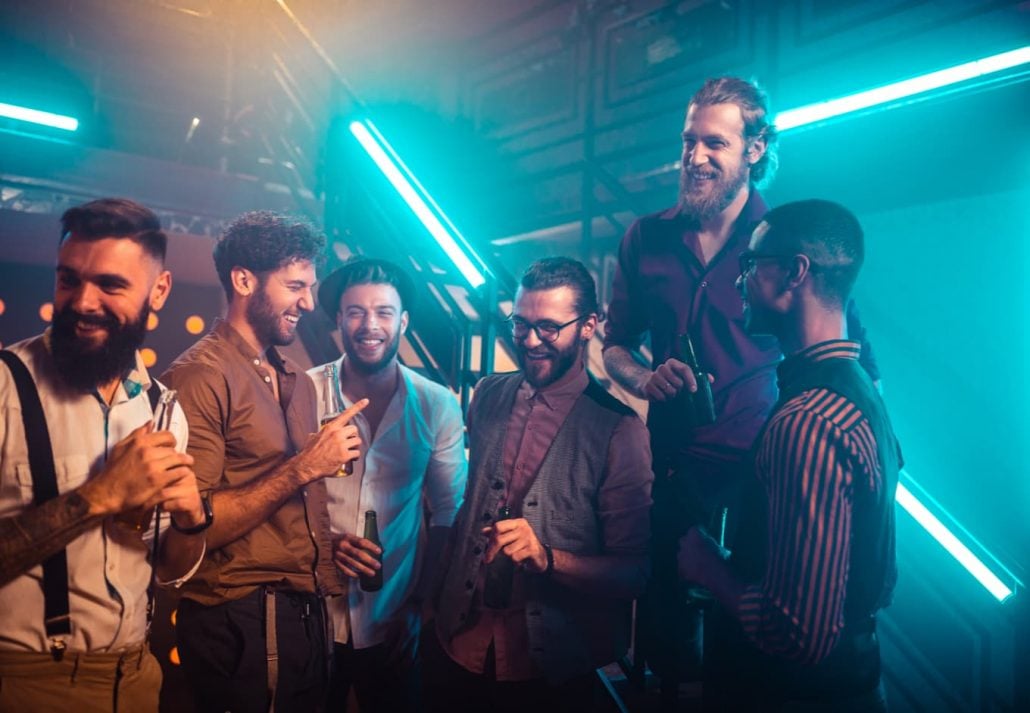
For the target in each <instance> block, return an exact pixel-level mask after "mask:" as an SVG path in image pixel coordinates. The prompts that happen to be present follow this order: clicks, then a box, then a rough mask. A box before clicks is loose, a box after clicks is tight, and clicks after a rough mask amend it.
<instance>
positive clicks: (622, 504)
mask: <svg viewBox="0 0 1030 713" xmlns="http://www.w3.org/2000/svg"><path fill="white" fill-rule="evenodd" d="M588 383H589V376H588V374H587V371H586V369H585V368H584V366H583V364H582V362H580V363H578V364H576V365H575V366H573V367H572V368H571V369H569V371H568V373H566V374H564V375H563V376H562V377H561V378H560V379H558V381H556V382H554V383H553V384H550V385H549V386H546V387H544V388H542V389H535V388H533V387H532V386H531V385H530V384H529V383H528V382H526V381H523V382H522V384H521V385H520V386H519V391H518V393H517V394H516V396H515V404H514V405H513V407H512V413H511V416H510V417H509V419H508V426H507V432H506V433H505V438H504V451H503V455H502V457H503V460H502V463H503V468H504V476H505V488H504V489H503V490H499V491H498V501H497V504H496V506H495V507H494V508H493V510H494V511H495V512H496V511H497V510H498V509H500V507H501V505H503V504H507V505H509V506H510V507H511V508H512V512H513V517H521V516H522V512H521V511H522V499H523V498H524V497H525V495H526V493H527V492H528V491H529V488H530V486H531V485H532V484H533V481H534V479H535V478H536V476H537V473H538V472H539V471H540V466H541V464H542V463H543V462H544V457H545V456H546V455H547V451H548V449H549V448H550V447H551V444H552V443H553V442H554V439H555V436H557V435H558V430H559V429H560V428H561V426H562V424H563V423H564V422H565V419H566V418H567V417H568V415H569V412H570V411H572V407H573V406H574V405H575V403H576V400H577V399H578V398H579V397H580V396H581V395H582V394H583V391H584V390H585V389H586V388H587V384H588ZM475 413H476V402H475V400H473V402H472V405H471V406H470V407H469V417H468V428H469V433H472V432H473V431H474V430H475V428H476V424H475ZM650 464H651V451H650V447H649V445H648V436H647V430H646V429H645V428H644V424H643V423H641V422H640V419H639V418H637V416H636V415H629V416H625V417H623V419H622V420H621V421H620V422H619V424H618V425H617V426H616V427H615V430H614V431H613V432H612V438H611V444H610V446H609V449H608V461H607V464H606V466H605V472H606V476H605V479H604V484H603V485H602V486H601V489H600V491H599V492H598V496H597V507H598V513H597V514H598V518H599V519H600V520H601V522H603V523H604V528H603V531H604V549H605V551H606V552H627V551H628V552H632V551H639V550H640V549H641V548H642V547H645V546H646V543H647V541H648V538H649V521H648V518H647V517H646V515H645V516H643V517H642V516H641V515H640V513H641V509H644V510H645V511H646V510H647V509H649V508H650V506H651V500H650V498H649V497H648V498H646V499H642V498H641V497H640V493H641V492H642V491H641V488H640V487H639V484H640V483H641V482H642V481H643V482H650V481H651V479H652V475H651V469H650ZM483 571H485V568H483ZM483 571H481V572H480V577H479V586H478V587H477V594H476V599H475V602H474V604H473V607H472V612H471V613H470V616H469V625H468V627H467V628H464V629H462V630H461V631H459V632H458V633H457V634H456V635H455V636H454V638H453V639H451V640H450V642H447V643H444V648H445V650H446V651H447V653H448V654H449V655H450V657H451V658H452V659H454V660H455V661H456V662H457V663H459V664H461V666H463V667H464V668H466V669H467V670H469V671H472V672H474V673H483V671H484V669H485V666H486V655H487V650H488V648H489V646H490V643H491V642H493V644H494V657H495V663H496V676H497V680H498V681H523V680H528V679H532V678H538V677H540V676H541V675H542V672H541V671H536V670H534V667H533V663H532V661H531V659H530V657H529V631H528V629H527V626H526V612H525V586H524V583H523V582H522V581H521V580H522V573H521V572H520V571H519V570H516V573H515V581H514V583H513V591H512V603H511V607H510V608H509V609H506V610H504V611H496V610H492V609H488V608H486V607H484V606H483V605H482V591H483Z"/></svg>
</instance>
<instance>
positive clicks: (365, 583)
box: [358, 510, 383, 592]
mask: <svg viewBox="0 0 1030 713" xmlns="http://www.w3.org/2000/svg"><path fill="white" fill-rule="evenodd" d="M364 537H365V539H366V540H368V541H369V542H372V543H373V544H375V545H377V546H378V547H379V549H382V548H383V543H382V542H380V541H379V524H378V523H377V522H376V511H375V510H368V511H366V512H365V535H364ZM376 559H378V560H379V564H380V565H382V564H383V556H382V555H381V554H380V555H379V556H378V557H377V558H376ZM358 583H359V584H360V585H361V591H363V592H378V591H379V590H380V589H382V588H383V568H382V567H380V568H379V569H377V570H376V573H375V574H374V575H372V576H371V577H366V576H364V575H362V576H361V577H360V578H359V580H358Z"/></svg>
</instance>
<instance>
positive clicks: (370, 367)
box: [340, 330, 401, 374]
mask: <svg viewBox="0 0 1030 713" xmlns="http://www.w3.org/2000/svg"><path fill="white" fill-rule="evenodd" d="M340 337H341V340H342V341H343V351H344V353H346V354H347V362H348V364H349V365H350V366H351V367H353V368H354V369H355V370H356V371H358V372H360V373H362V374H376V373H378V372H380V371H382V370H383V369H385V368H386V367H387V366H389V365H390V363H391V361H392V360H393V358H394V357H395V356H397V351H398V350H399V349H400V346H401V333H400V332H399V331H398V332H397V333H396V334H394V335H393V336H391V337H388V338H387V341H385V342H384V347H385V348H384V350H383V355H382V356H381V357H379V358H378V359H376V360H375V361H366V360H364V359H362V358H361V356H360V354H361V352H360V351H359V350H358V347H357V343H356V342H357V341H358V340H360V339H363V338H364V337H361V336H356V337H354V338H353V339H352V338H351V337H350V336H348V335H347V334H346V333H345V332H344V331H343V330H341V332H340Z"/></svg>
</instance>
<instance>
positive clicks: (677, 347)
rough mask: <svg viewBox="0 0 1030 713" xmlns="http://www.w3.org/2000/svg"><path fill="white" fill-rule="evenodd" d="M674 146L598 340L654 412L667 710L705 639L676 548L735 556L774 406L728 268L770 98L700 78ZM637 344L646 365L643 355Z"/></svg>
mask: <svg viewBox="0 0 1030 713" xmlns="http://www.w3.org/2000/svg"><path fill="white" fill-rule="evenodd" d="M682 141H683V149H682V154H681V163H682V168H681V172H680V190H679V196H678V198H679V200H678V201H677V204H676V205H675V206H673V207H671V208H669V209H667V210H664V211H661V212H659V213H654V214H651V215H647V216H643V217H641V218H640V219H639V220H637V221H635V222H634V223H633V225H632V226H630V228H629V230H628V231H627V232H626V235H625V236H624V237H623V239H622V242H621V243H620V245H619V253H618V258H619V260H618V264H617V268H616V272H615V278H614V283H613V287H612V300H611V303H610V304H609V309H608V323H607V330H606V333H605V342H604V344H605V346H604V363H605V367H606V368H607V369H608V373H609V374H610V375H611V376H612V378H614V379H615V380H616V381H618V382H619V383H620V384H622V385H623V386H625V387H626V388H627V389H629V390H630V391H631V392H632V393H634V394H636V395H637V396H639V397H640V398H643V399H646V400H648V402H649V408H648V416H647V424H648V428H649V429H650V432H651V447H652V449H653V453H654V470H655V488H654V500H655V512H654V558H655V559H654V578H653V580H652V587H651V589H650V591H649V592H648V595H647V596H646V597H645V601H644V603H643V604H644V605H643V606H642V607H641V612H642V615H643V616H642V617H641V625H642V630H643V631H644V632H645V634H646V636H645V638H644V645H643V646H642V647H641V648H643V649H645V650H646V654H645V655H646V657H647V658H648V661H649V662H650V663H651V666H652V669H653V670H654V671H655V672H656V673H658V674H659V675H660V676H661V677H662V691H663V695H665V697H666V698H665V702H666V707H667V708H668V707H671V705H672V704H673V702H674V701H673V699H674V698H675V696H676V691H677V686H676V681H678V680H679V679H680V678H682V677H683V676H684V675H687V674H688V669H691V668H692V667H691V664H697V663H698V661H697V659H696V657H694V656H692V655H690V653H689V652H690V649H688V648H687V646H686V644H687V639H688V638H689V637H688V635H686V633H687V632H693V635H694V636H695V637H696V636H698V635H699V632H700V623H699V622H700V619H699V616H700V615H699V612H698V609H697V608H696V607H692V608H689V609H685V608H684V606H683V603H684V601H686V600H687V599H688V597H687V596H686V589H687V588H686V587H683V588H681V587H680V586H679V585H678V584H677V578H676V573H675V553H676V541H677V539H678V537H679V536H680V535H682V534H683V533H684V532H685V531H686V527H687V526H689V525H690V524H705V525H708V526H709V527H711V528H712V530H713V531H715V532H718V530H719V529H724V530H725V533H726V542H727V544H728V545H732V538H733V532H734V530H735V526H736V522H737V521H738V518H739V514H740V508H739V501H738V495H737V493H738V491H739V487H740V482H741V479H742V477H743V475H744V472H745V471H746V463H747V458H748V454H749V452H750V448H751V445H752V443H753V442H754V439H755V437H756V435H757V434H758V431H759V429H760V428H761V427H762V424H763V423H764V422H765V420H766V417H767V416H768V414H769V412H770V410H771V409H772V406H773V404H774V403H775V401H776V393H777V391H776V374H775V370H776V364H777V363H778V362H779V360H780V359H781V358H782V351H781V348H780V345H779V344H778V343H777V341H776V338H775V337H772V336H769V335H764V334H761V335H756V334H749V333H748V332H747V331H746V330H745V329H744V319H743V313H742V310H741V304H740V299H739V297H738V296H737V293H736V290H735V288H734V282H735V280H736V279H737V275H738V270H737V258H738V256H739V255H740V254H741V253H742V252H743V251H744V250H745V249H747V244H748V239H749V238H750V235H751V231H752V230H753V229H754V227H755V226H756V225H757V224H758V222H759V221H760V220H761V218H762V216H763V215H765V213H766V211H767V210H768V209H767V207H766V204H765V201H764V200H763V198H762V196H761V194H760V193H759V191H758V186H759V185H761V184H763V183H764V182H766V181H768V180H769V179H770V178H771V176H772V173H773V172H774V169H775V167H776V155H775V148H776V141H777V133H776V128H775V126H774V125H773V123H772V116H771V115H770V112H769V106H768V100H767V98H766V96H765V94H764V93H763V92H762V91H761V89H759V87H758V86H757V85H755V84H754V83H752V82H747V81H744V80H742V79H738V78H735V77H720V78H716V79H709V80H708V81H706V82H705V83H704V85H703V86H702V87H701V88H700V89H699V90H698V91H697V92H696V93H695V94H694V96H693V97H691V99H690V102H689V104H688V106H687V111H686V118H685V121H684V124H683V131H682ZM846 313H847V318H848V319H847V322H848V329H849V333H850V336H851V337H852V338H854V339H856V340H857V341H859V342H861V344H862V353H861V358H862V365H863V367H864V368H865V369H866V370H867V371H869V372H870V374H872V375H873V378H874V379H875V378H877V377H876V364H875V361H874V360H873V355H872V351H871V348H870V346H869V343H868V341H867V340H866V339H865V338H864V330H863V328H862V326H861V324H860V322H859V320H858V316H857V312H856V310H855V307H854V304H853V303H852V302H849V303H848V304H847V306H846ZM683 335H686V336H689V337H690V339H691V341H692V343H693V347H694V349H695V351H696V353H697V359H698V362H699V364H700V367H701V369H702V370H703V371H705V372H707V373H708V374H711V375H712V377H713V379H714V381H713V382H712V385H711V388H712V393H713V400H714V412H715V422H714V423H710V424H701V423H693V422H692V421H691V419H690V418H689V413H690V410H689V408H688V404H687V403H686V398H685V397H686V395H687V393H688V392H694V391H695V390H696V388H697V384H696V383H695V379H694V374H693V372H692V371H691V369H690V368H689V367H688V366H687V365H686V363H685V362H686V360H687V355H686V354H685V353H684V350H683V348H682V346H681V343H680V342H681V337H682V336H683ZM645 336H650V339H651V353H652V360H651V363H650V364H647V362H646V360H645V359H644V358H643V356H642V355H641V354H640V351H639V347H640V345H641V343H642V342H643V339H644V337H645ZM723 513H725V517H723ZM722 523H725V527H724V528H723V527H721V526H722ZM681 620H682V623H681ZM691 620H692V621H691ZM689 673H690V674H694V675H696V673H697V670H696V668H694V669H693V670H691V671H689Z"/></svg>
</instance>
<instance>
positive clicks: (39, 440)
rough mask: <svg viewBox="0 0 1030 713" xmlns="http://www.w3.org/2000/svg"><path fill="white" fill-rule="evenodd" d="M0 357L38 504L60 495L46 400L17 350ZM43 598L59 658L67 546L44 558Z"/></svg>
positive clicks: (67, 623)
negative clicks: (13, 393) (17, 408)
mask: <svg viewBox="0 0 1030 713" xmlns="http://www.w3.org/2000/svg"><path fill="white" fill-rule="evenodd" d="M0 361H3V362H4V363H5V364H6V365H7V368H8V369H9V370H10V372H11V378H13V379H14V385H15V387H16V388H17V390H18V399H19V400H20V401H21V418H22V423H23V424H24V426H25V442H26V445H27V446H28V451H29V469H30V470H31V471H32V502H33V504H34V505H36V506H37V507H38V506H40V505H42V504H43V503H45V502H47V501H48V500H52V499H54V498H56V497H57V495H58V491H57V470H56V469H55V468H54V451H53V448H52V447H51V445H50V430H49V429H48V428H47V424H46V416H45V415H44V413H43V404H42V403H40V401H39V392H38V391H37V390H36V384H35V382H34V381H33V380H32V375H31V374H30V373H29V370H28V368H27V367H26V366H25V364H24V363H23V362H22V360H21V359H19V358H18V357H17V356H16V355H15V354H14V353H13V352H10V351H7V350H6V349H5V350H0ZM43 602H44V609H43V611H44V614H43V616H44V625H45V626H46V635H47V638H48V639H49V640H50V653H51V654H53V656H54V658H55V659H58V660H59V659H60V658H61V656H63V655H64V649H65V646H66V643H65V641H64V639H63V638H62V637H63V636H67V635H68V634H71V633H72V628H71V619H70V617H69V616H68V555H67V553H66V552H65V550H63V549H62V550H61V551H60V552H58V553H57V554H55V555H53V556H51V557H50V558H48V559H47V560H45V561H44V562H43Z"/></svg>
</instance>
